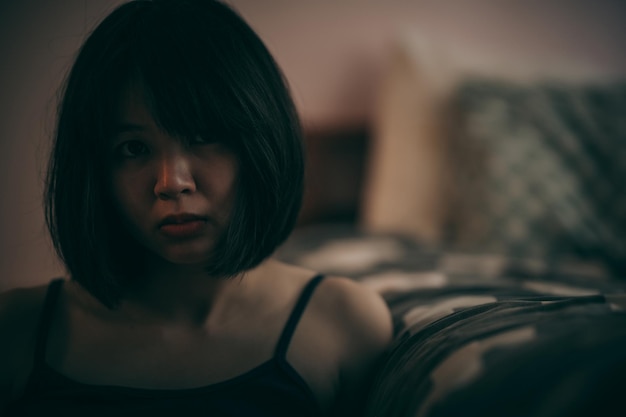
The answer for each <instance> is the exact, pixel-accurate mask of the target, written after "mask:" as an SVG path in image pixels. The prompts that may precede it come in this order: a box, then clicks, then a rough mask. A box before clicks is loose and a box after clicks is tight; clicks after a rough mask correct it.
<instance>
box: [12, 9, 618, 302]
mask: <svg viewBox="0 0 626 417" xmlns="http://www.w3.org/2000/svg"><path fill="white" fill-rule="evenodd" d="M118 3H119V1H114V0H82V1H79V0H58V1H53V0H20V1H15V2H12V1H7V0H2V1H1V2H0V57H1V58H0V92H1V94H0V169H1V171H0V190H1V191H2V196H3V200H2V203H1V205H0V230H1V240H0V250H1V251H2V255H0V290H3V289H6V288H10V287H14V286H17V285H30V284H34V283H38V282H43V281H46V280H47V279H48V278H49V277H50V276H52V275H56V274H59V273H61V271H62V269H61V267H60V266H59V265H58V263H56V261H55V258H54V256H53V254H52V252H51V250H50V249H49V245H48V242H47V238H46V234H45V230H44V224H43V216H42V211H41V203H40V193H41V178H42V170H43V168H42V167H43V166H44V161H45V155H46V151H47V140H48V137H49V135H50V133H51V131H52V130H53V124H52V117H51V115H52V114H53V112H54V93H55V90H56V86H57V85H58V84H59V82H60V80H61V79H62V76H63V73H64V71H65V70H66V68H67V66H68V65H69V62H70V61H71V58H72V55H73V53H74V51H75V50H76V48H77V47H78V46H79V45H80V42H81V40H82V39H83V37H84V35H85V33H86V32H87V31H88V29H89V28H90V27H92V26H93V24H94V22H96V21H97V20H98V19H99V18H100V17H101V16H102V15H103V14H105V13H106V12H107V11H109V10H111V9H112V8H113V7H114V5H115V4H118ZM231 3H232V4H234V5H235V7H236V8H238V9H239V10H240V12H241V13H242V14H243V16H244V17H245V18H247V19H248V21H249V22H250V23H251V25H252V26H253V27H254V28H255V29H256V30H257V31H258V32H259V34H260V35H261V37H262V38H263V39H264V40H265V41H266V43H267V44H268V46H269V48H270V50H271V51H272V52H273V53H274V54H275V56H276V59H277V60H278V62H279V64H280V65H281V66H282V67H283V69H284V71H285V74H286V76H287V78H288V80H289V81H290V83H291V85H292V89H293V94H294V97H295V100H296V103H297V105H298V108H299V110H300V113H301V115H302V117H303V120H304V123H305V126H307V127H308V128H312V129H315V128H317V129H319V128H320V127H321V128H325V127H327V128H332V127H333V126H335V127H341V126H350V125H360V124H363V123H365V122H366V120H367V119H368V118H369V116H370V115H371V112H372V109H373V108H374V103H375V100H376V87H377V83H378V80H379V79H380V76H381V74H383V73H384V70H385V58H386V54H387V51H388V49H387V46H388V45H389V44H390V43H391V42H392V41H393V39H394V38H396V37H397V36H399V35H401V34H403V33H406V32H417V33H421V34H425V35H427V36H428V37H431V38H432V39H435V40H437V42H442V43H448V44H454V45H455V47H456V48H457V49H463V50H466V51H467V53H472V51H473V50H483V51H490V52H492V53H494V54H495V55H497V54H498V52H500V51H510V50H515V51H516V52H517V53H518V54H519V55H518V56H519V59H520V61H523V60H559V59H572V58H573V59H574V61H576V62H579V63H580V65H581V66H583V67H585V68H588V69H589V71H595V72H601V73H606V74H608V75H611V74H624V73H626V56H625V52H624V51H625V48H624V39H626V27H625V26H626V25H624V24H623V22H625V21H626V5H624V3H623V2H622V1H620V0H615V1H610V0H600V1H590V0H569V1H555V0H553V1H539V0H526V1H524V0H510V1H507V2H502V1H499V0H479V1H462V0H456V1H446V2H442V1H435V0H430V1H427V0H422V1H419V0H413V1H410V0H387V1H382V0H316V1H313V0H233V1H232V2H231Z"/></svg>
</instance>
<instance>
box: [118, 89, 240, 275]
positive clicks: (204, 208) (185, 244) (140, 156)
mask: <svg viewBox="0 0 626 417" xmlns="http://www.w3.org/2000/svg"><path fill="white" fill-rule="evenodd" d="M115 132H116V133H115V134H114V135H113V137H112V139H111V145H110V147H109V151H110V154H109V160H110V169H111V186H112V197H113V199H114V203H115V205H116V206H117V208H118V209H119V212H120V214H121V218H122V221H123V222H124V223H125V225H124V226H126V227H127V228H128V229H129V231H130V233H131V235H132V236H134V237H135V238H136V239H137V240H138V242H139V243H140V244H142V245H143V246H145V247H146V248H147V249H148V250H150V251H151V252H153V253H154V254H156V255H158V256H160V257H161V258H163V259H164V260H166V261H169V262H172V263H177V264H199V263H204V262H206V261H208V260H209V259H210V256H211V251H212V249H213V248H214V247H215V244H216V242H217V241H218V240H219V238H220V236H221V235H222V234H223V233H224V231H225V229H226V227H227V226H228V223H229V221H230V214H231V212H232V209H233V204H234V199H235V183H236V179H237V173H238V161H237V157H236V156H235V154H234V153H232V151H230V150H228V149H226V148H225V147H224V146H223V145H220V144H219V143H213V142H210V140H211V138H202V137H198V138H194V139H193V140H191V141H183V140H180V139H178V138H174V137H171V136H169V135H168V134H167V133H165V132H163V131H162V130H160V129H159V128H158V127H157V125H156V123H155V122H154V120H153V119H152V116H151V115H150V113H149V111H148V109H147V108H146V106H145V105H144V102H143V100H142V98H141V95H140V94H128V95H127V96H126V97H125V98H124V100H123V101H122V105H121V109H120V114H119V117H118V120H117V123H116V126H115Z"/></svg>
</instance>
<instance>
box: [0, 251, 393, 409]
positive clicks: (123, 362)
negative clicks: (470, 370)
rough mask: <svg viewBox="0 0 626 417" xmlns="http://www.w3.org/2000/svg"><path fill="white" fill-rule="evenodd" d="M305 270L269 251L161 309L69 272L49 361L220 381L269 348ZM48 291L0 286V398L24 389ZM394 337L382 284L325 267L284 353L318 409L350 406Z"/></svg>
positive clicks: (92, 379)
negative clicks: (110, 300) (239, 273)
mask: <svg viewBox="0 0 626 417" xmlns="http://www.w3.org/2000/svg"><path fill="white" fill-rule="evenodd" d="M312 275H313V273H312V272H311V271H308V270H304V269H300V268H296V267H293V266H288V265H285V264H282V263H280V262H276V261H273V260H270V261H267V262H266V263H264V264H262V265H261V266H260V267H258V268H256V269H254V270H252V271H249V272H248V273H247V274H246V275H245V276H244V277H243V278H242V279H234V280H229V281H217V282H215V281H211V280H208V281H207V282H208V284H207V285H205V286H203V287H201V288H199V287H198V286H197V285H195V283H194V285H190V286H188V287H185V286H184V285H179V288H187V290H188V293H187V294H188V295H189V297H188V298H187V299H185V298H184V297H180V298H179V297H176V298H175V299H173V298H169V301H168V308H166V309H164V308H163V306H162V305H161V304H159V305H158V308H157V309H155V305H154V304H153V302H154V300H157V299H159V300H160V299H162V298H156V297H155V298H146V299H142V300H141V301H140V300H133V301H130V300H127V301H125V302H124V303H123V304H122V305H121V306H120V308H119V309H116V310H108V309H106V308H105V307H104V306H102V305H101V304H100V303H99V302H97V301H96V300H95V299H93V297H91V296H90V295H89V294H88V293H86V292H85V291H84V290H83V289H82V288H81V287H80V286H78V285H77V284H75V283H72V282H66V284H65V285H64V290H63V292H62V296H61V297H60V300H59V303H58V304H57V306H56V310H55V312H54V319H53V324H52V328H51V332H50V334H49V339H48V351H47V356H46V361H47V363H48V364H49V365H50V366H51V367H52V368H54V369H55V370H57V371H59V372H60V373H62V374H64V375H65V376H68V377H70V378H71V379H74V380H76V381H79V382H83V383H89V384H95V385H118V386H127V387H136V388H158V389H184V388H192V387H200V386H206V385H209V384H213V383H216V382H220V381H224V380H227V379H230V378H233V377H236V376H238V375H241V374H242V373H245V372H246V371H248V370H251V369H253V368H254V367H256V366H258V365H260V364H262V363H264V362H265V361H267V360H268V359H270V358H271V357H272V355H273V352H274V349H275V347H276V342H277V341H278V338H279V335H280V332H281V330H282V328H283V327H284V324H285V322H286V320H287V317H288V315H289V313H290V312H291V309H292V308H293V305H294V304H295V302H296V300H297V298H298V296H299V295H300V293H301V291H302V288H303V287H304V285H305V284H306V283H307V282H308V280H309V279H310V278H311V277H312ZM162 288H163V289H164V290H166V287H162ZM203 291H206V292H205V293H204V295H205V296H200V295H199V294H201V293H202V292H203ZM44 292H45V288H44V287H36V288H32V289H20V290H13V291H11V292H9V293H6V294H3V295H2V296H1V297H2V299H1V300H0V301H1V303H0V305H1V306H2V311H0V334H1V335H2V339H3V340H13V341H14V343H12V344H3V345H2V347H1V348H0V350H1V352H0V358H1V359H0V361H1V362H0V369H2V370H8V372H4V371H3V372H1V373H0V375H2V377H0V378H1V379H0V387H1V391H0V393H1V395H2V406H3V407H4V406H5V405H6V404H7V403H8V402H10V401H11V400H13V399H15V398H17V397H18V396H19V395H20V393H21V392H22V390H23V388H24V385H25V383H26V380H27V377H28V375H29V372H30V370H31V368H32V358H33V355H34V342H35V339H34V335H35V333H36V328H37V323H38V320H39V317H38V315H39V311H40V308H41V303H42V301H43V295H44ZM157 292H158V290H157V289H154V292H153V293H152V294H157ZM190 294H193V296H192V295H190ZM190 300H195V302H191V301H190ZM390 338H391V320H390V317H389V313H388V310H387V308H386V306H385V304H384V302H383V301H382V300H381V298H380V297H379V296H378V295H377V294H375V293H373V292H372V291H371V290H369V289H367V288H365V287H363V286H361V285H359V284H357V283H354V282H352V281H351V280H348V279H346V278H337V277H328V278H327V279H326V280H325V281H324V282H323V283H322V284H321V285H320V286H319V288H317V290H316V292H315V293H314V296H313V297H312V299H311V301H310V303H309V305H308V307H307V309H306V310H305V313H304V315H303V317H302V319H301V321H300V323H299V325H298V327H297V329H296V332H295V334H294V337H293V339H292V341H291V344H290V347H289V350H288V353H287V359H288V361H289V363H290V364H291V365H292V366H293V367H294V368H295V369H296V370H297V371H298V372H299V373H300V375H301V376H302V377H303V378H304V379H305V381H306V382H307V383H308V384H309V386H310V387H311V389H312V391H313V392H314V394H315V396H316V398H317V400H318V402H319V404H320V405H321V407H322V409H323V410H325V411H326V412H330V411H331V410H333V409H337V410H341V409H343V410H352V409H354V407H355V404H357V402H358V401H360V400H361V399H360V398H357V397H358V395H359V393H360V392H361V391H360V390H361V389H363V388H364V386H363V381H365V380H366V379H367V378H366V377H367V376H368V375H369V373H370V372H371V369H372V367H373V366H374V365H375V363H376V362H377V360H378V359H379V358H380V355H381V353H382V352H383V351H384V349H385V348H386V346H387V345H388V343H389V341H390Z"/></svg>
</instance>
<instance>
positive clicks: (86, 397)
mask: <svg viewBox="0 0 626 417" xmlns="http://www.w3.org/2000/svg"><path fill="white" fill-rule="evenodd" d="M322 279H323V276H322V275H317V276H315V277H314V278H313V279H312V280H311V281H310V282H309V283H308V284H307V285H306V286H305V288H304V290H303V292H302V294H301V295H300V298H299V299H298V301H297V303H296V305H295V307H294V309H293V311H292V312H291V315H290V316H289V319H288V320H287V323H286V325H285V327H284V329H283V332H282V334H281V336H280V339H279V341H278V344H277V346H276V350H275V353H274V356H273V357H272V358H271V359H269V360H268V361H266V362H264V363H262V364H261V365H259V366H257V367H255V368H253V369H252V370H250V371H248V372H245V373H243V374H241V375H239V376H236V377H234V378H231V379H228V380H225V381H222V382H218V383H215V384H211V385H208V386H204V387H200V388H190V389H181V390H170V389H156V390H154V389H143V388H129V387H121V386H102V385H89V384H83V383H79V382H77V381H74V380H72V379H71V378H68V377H66V376H64V375H63V374H61V373H59V372H58V371H55V370H54V369H53V368H51V367H50V366H49V365H48V364H47V363H46V361H45V354H46V343H47V335H48V331H49V328H50V324H51V319H52V312H53V309H54V305H55V302H56V299H57V298H58V295H59V292H60V289H61V285H62V283H63V281H62V280H55V281H52V282H51V284H50V286H49V287H48V291H47V294H46V299H45V302H44V306H43V310H42V313H41V320H40V324H39V330H38V334H37V342H36V347H35V360H34V365H33V370H32V372H31V375H30V377H29V380H28V382H27V384H26V387H25V389H24V394H23V395H22V398H21V399H20V400H19V401H18V402H16V403H15V404H14V405H13V406H12V407H11V408H10V411H9V414H8V415H9V416H24V417H26V416H50V415H52V416H57V415H58V416H67V417H72V416H81V417H83V416H90V417H91V416H120V417H124V416H150V417H153V416H185V417H186V416H211V417H239V416H246V417H257V416H262V417H265V416H267V417H281V416H285V417H287V416H289V417H298V416H320V415H321V411H320V407H319V404H318V403H317V400H316V399H315V397H314V395H313V392H312V391H311V389H310V388H309V386H308V385H307V383H306V382H305V381H304V379H303V378H302V377H301V376H300V375H299V374H298V372H297V371H296V370H295V369H294V368H293V367H292V366H291V365H290V364H289V363H288V362H287V360H286V354H287V349H288V347H289V342H290V340H291V337H292V335H293V333H294V331H295V329H296V326H297V324H298V321H299V320H300V317H301V315H302V313H303V311H304V309H305V307H306V305H307V303H308V301H309V299H310V297H311V295H312V294H313V291H314V290H315V287H316V286H317V285H318V284H319V283H320V282H321V280H322Z"/></svg>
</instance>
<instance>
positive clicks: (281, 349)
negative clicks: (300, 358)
mask: <svg viewBox="0 0 626 417" xmlns="http://www.w3.org/2000/svg"><path fill="white" fill-rule="evenodd" d="M323 278H324V275H322V274H318V275H316V276H314V277H313V278H312V279H311V280H310V281H309V282H308V283H307V284H306V286H305V287H304V289H303V290H302V294H300V298H298V302H297V303H296V306H295V307H294V309H293V311H292V312H291V315H290V316H289V319H288V320H287V324H285V328H284V329H283V332H282V334H281V335H280V339H279V340H278V345H277V346H276V357H278V358H284V357H285V355H286V354H287V348H289V342H290V341H291V337H292V336H293V333H294V331H295V330H296V326H297V325H298V322H299V321H300V317H302V313H303V312H304V309H305V308H306V306H307V304H308V303H309V300H310V299H311V296H312V295H313V291H314V290H315V288H316V287H317V285H318V284H319V283H320V282H321V281H322V279H323Z"/></svg>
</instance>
